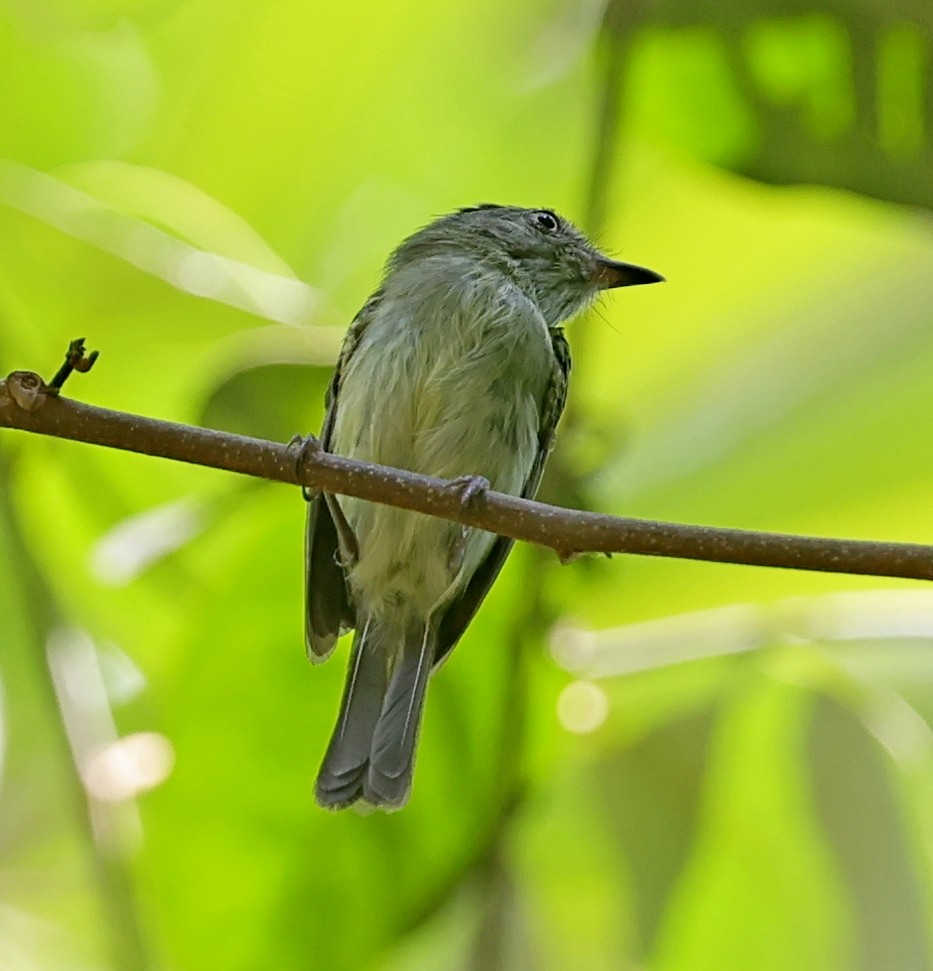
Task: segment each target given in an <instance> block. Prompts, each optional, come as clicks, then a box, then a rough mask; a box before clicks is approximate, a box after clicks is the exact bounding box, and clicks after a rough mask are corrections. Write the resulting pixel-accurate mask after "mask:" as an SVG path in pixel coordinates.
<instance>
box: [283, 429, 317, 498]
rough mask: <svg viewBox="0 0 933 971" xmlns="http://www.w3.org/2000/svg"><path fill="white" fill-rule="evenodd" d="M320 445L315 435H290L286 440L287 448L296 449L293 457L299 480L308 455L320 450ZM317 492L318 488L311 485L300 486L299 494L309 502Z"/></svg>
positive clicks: (302, 474)
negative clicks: (295, 454)
mask: <svg viewBox="0 0 933 971" xmlns="http://www.w3.org/2000/svg"><path fill="white" fill-rule="evenodd" d="M322 447H323V446H322V445H321V440H320V439H319V438H318V437H317V436H315V435H292V437H291V438H290V439H289V440H288V445H287V448H290V449H298V455H297V456H296V457H295V474H296V475H297V477H298V479H299V480H300V479H302V478H303V477H304V467H305V462H306V461H307V460H308V458H309V457H310V456H312V455H315V454H317V453H318V452H320V451H321V449H322ZM317 493H318V490H317V489H313V488H312V487H311V486H306V485H302V487H301V494H302V495H303V496H304V497H305V501H306V502H310V501H311V500H312V499H313V498H314V497H315V496H316V495H317Z"/></svg>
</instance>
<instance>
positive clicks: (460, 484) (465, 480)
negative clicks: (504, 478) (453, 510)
mask: <svg viewBox="0 0 933 971" xmlns="http://www.w3.org/2000/svg"><path fill="white" fill-rule="evenodd" d="M450 485H451V487H452V488H453V490H454V491H455V492H456V493H457V494H458V495H459V497H460V508H461V510H463V511H464V512H466V511H467V509H469V508H470V506H472V505H473V503H475V502H476V501H477V500H478V499H481V498H482V497H483V496H485V495H486V493H487V492H489V490H490V488H491V486H490V485H489V479H487V478H486V477H485V476H483V475H461V476H460V477H459V478H457V479H453V480H452V481H451V483H450Z"/></svg>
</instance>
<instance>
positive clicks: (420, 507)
mask: <svg viewBox="0 0 933 971" xmlns="http://www.w3.org/2000/svg"><path fill="white" fill-rule="evenodd" d="M0 427H7V428H16V429H20V430H22V431H28V432H35V433H37V434H40V435H53V436H56V437H58V438H67V439H72V440H74V441H79V442H87V443H89V444H92V445H105V446H107V447H108V448H119V449H124V450H126V451H130V452H140V453H142V454H145V455H155V456H159V457H161V458H168V459H174V460H175V461H178V462H191V463H193V464H195V465H204V466H208V467H211V468H217V469H225V470H226V471H228V472H238V473H240V474H242V475H252V476H257V477H260V478H264V479H272V480H275V481H278V482H286V483H289V484H290V485H303V486H306V487H307V488H309V489H312V490H321V491H324V492H330V493H336V494H338V495H348V496H356V497H358V498H360V499H367V500H370V501H372V502H383V503H387V504H389V505H392V506H399V507H401V508H403V509H412V510H415V511H417V512H423V513H427V514H428V515H431V516H439V517H441V518H443V519H449V520H452V521H454V522H461V523H464V524H465V525H468V526H478V527H481V528H482V529H488V530H489V531H490V532H494V533H499V534H500V535H503V536H511V537H513V538H514V539H520V540H526V541H528V542H531V543H538V544H540V545H542V546H550V547H551V548H552V549H554V550H556V551H557V553H558V554H559V555H560V556H561V558H563V559H570V558H572V557H574V556H576V555H578V554H581V553H607V554H608V553H636V554H640V555H643V556H672V557H679V558H682V559H691V560H712V561H715V562H720V563H741V564H746V565H749V566H770V567H784V568H788V569H795V570H821V571H826V572H831V573H859V574H872V575H876V576H893V577H909V578H914V579H918V580H933V546H925V545H921V544H918V543H884V542H874V541H866V540H842V539H828V538H820V537H813V536H794V535H789V534H783V533H762V532H752V531H747V530H740V529H722V528H716V527H711V526H687V525H680V524H677V523H666V522H655V521H651V520H641V519H628V518H624V517H617V516H607V515H603V514H601V513H592V512H579V511H576V510H572V509H564V508H561V507H559V506H550V505H547V504H546V503H542V502H532V501H530V500H527V499H520V498H518V497H516V496H510V495H506V494H504V493H501V492H492V491H490V492H486V493H483V494H482V495H480V496H478V497H476V498H475V499H473V500H472V501H471V502H470V503H469V504H467V505H466V506H464V504H463V502H462V489H460V488H459V487H458V486H457V485H452V484H451V483H449V482H447V481H446V480H444V479H437V478H433V477H430V476H425V475H416V474H415V473H412V472H404V471H402V470H400V469H391V468H386V467H384V466H379V465H368V464H365V463H362V462H354V461H351V460H350V459H345V458H341V457H340V456H337V455H331V454H329V453H327V452H325V451H323V450H322V449H307V448H304V449H296V448H295V447H294V446H292V445H281V444H278V443H276V442H267V441H263V440H262V439H257V438H247V437H245V436H243V435H233V434H230V433H227V432H219V431H213V430H211V429H207V428H197V427H195V426H193V425H180V424H176V423H174V422H168V421H158V420H156V419H153V418H143V417H141V416H139V415H131V414H126V413H124V412H119V411H110V410H108V409H106V408H96V407H94V406H92V405H86V404H82V403H80V402H78V401H73V400H70V399H68V398H62V397H59V396H57V395H55V394H54V392H53V391H50V390H49V388H48V386H47V385H45V383H44V382H43V381H42V379H41V378H40V377H39V376H38V375H36V374H33V373H31V372H28V371H14V372H13V373H12V374H11V375H9V377H7V378H6V380H4V381H0ZM299 459H301V461H300V462H299ZM299 464H300V466H301V468H300V469H299Z"/></svg>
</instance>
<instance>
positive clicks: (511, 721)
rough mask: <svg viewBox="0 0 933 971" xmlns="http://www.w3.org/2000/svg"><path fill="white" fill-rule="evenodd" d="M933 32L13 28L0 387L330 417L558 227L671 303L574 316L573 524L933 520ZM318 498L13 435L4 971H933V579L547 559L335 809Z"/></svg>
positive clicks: (262, 7)
mask: <svg viewBox="0 0 933 971" xmlns="http://www.w3.org/2000/svg"><path fill="white" fill-rule="evenodd" d="M931 9H933V8H931V7H930V5H929V4H928V3H927V2H926V0H898V2H896V3H893V2H889V0H823V2H816V0H814V2H805V0H767V2H763V3H759V4H756V5H747V4H741V3H738V2H735V0H732V2H730V0H706V2H704V3H688V2H686V0H659V2H651V3H649V2H647V0H628V2H623V0H618V2H609V3H608V4H607V3H601V2H600V0H516V2H514V3H511V4H508V5H502V4H498V3H494V2H493V0H478V2H476V3H472V4H453V3H450V2H447V0H435V2H432V3H428V2H426V0H408V2H405V3H398V4H379V3H375V2H372V0H364V2H363V3H361V4H356V5H354V6H353V7H352V9H351V8H342V7H340V6H339V5H331V6H325V5H322V4H309V3H305V2H302V0H278V2H276V3H272V4H256V3H248V2H244V0H233V2H226V3H221V2H220V0H184V2H182V0H83V2H82V0H29V2H26V0H0V118H2V119H3V124H2V125H0V247H2V253H3V260H2V262H0V371H2V373H6V372H7V371H9V370H12V369H14V368H35V369H38V370H42V371H43V372H44V373H46V374H51V373H52V372H53V371H54V369H55V367H57V365H58V363H59V359H60V357H61V354H62V352H63V351H64V348H65V347H66V345H67V342H68V340H70V339H71V338H73V337H76V336H86V337H87V338H88V342H89V345H90V346H91V347H94V348H99V349H100V350H101V351H102V354H101V358H100V361H99V363H98V365H97V367H96V368H95V370H94V371H93V373H92V374H91V375H89V376H76V377H74V378H72V381H73V384H71V385H69V389H68V390H69V393H71V394H73V395H76V396H81V397H83V398H86V399H87V400H90V401H93V402H95V403H97V404H101V405H105V406H110V407H114V408H119V409H122V410H128V411H138V412H140V413H142V414H149V415H155V416H159V417H163V418H168V419H175V420H182V421H193V422H201V423H204V424H208V425H211V426H214V427H222V428H228V429H233V430H237V431H243V432H246V433H248V434H254V435H266V436H270V437H273V438H277V439H280V440H281V439H285V438H287V437H288V436H290V435H291V434H292V433H293V432H297V431H304V430H309V429H316V428H317V427H318V426H319V423H320V420H321V416H322V395H323V389H324V387H325V384H326V381H327V377H328V373H329V368H330V365H331V362H332V361H333V359H334V356H335V354H336V349H337V347H338V346H339V342H340V337H341V333H342V327H343V326H345V324H346V322H347V321H349V319H350V318H351V317H352V315H353V313H354V312H355V310H356V308H357V307H358V306H359V305H360V303H361V302H362V300H363V299H364V298H365V297H366V295H367V294H368V292H369V290H370V289H371V288H372V286H373V285H374V282H375V280H376V278H377V276H378V272H379V267H380V264H381V261H382V260H383V259H384V257H385V255H386V254H387V253H388V252H389V251H390V250H391V248H392V247H393V245H395V243H397V242H398V241H399V240H400V239H401V238H402V237H403V236H404V235H405V234H406V233H408V232H410V231H411V230H412V229H413V228H415V227H416V226H417V225H419V224H421V223H423V222H424V221H426V220H427V219H429V218H430V217H431V216H432V215H433V214H436V213H440V212H443V211H446V210H448V209H451V208H454V207H456V206H459V205H464V204H470V203H473V202H477V201H483V200H499V201H509V202H515V203H518V204H526V205H541V204H544V205H552V206H555V207H556V208H558V209H560V210H562V211H564V212H565V213H566V214H567V215H570V216H572V217H575V218H577V219H578V220H580V221H581V222H583V223H585V224H587V228H588V229H589V230H590V231H592V232H594V233H595V234H597V235H598V236H599V238H600V239H601V240H602V242H603V244H604V245H605V246H606V247H607V248H610V249H612V250H615V251H619V250H620V249H622V248H623V244H624V255H625V256H626V257H628V258H631V259H633V260H636V261H637V262H640V263H644V264H646V265H649V266H652V267H656V268H657V269H658V270H660V271H661V272H663V273H664V274H665V275H666V276H667V277H668V280H669V281H670V282H669V283H668V284H667V285H666V286H664V287H660V288H654V287H652V288H646V289H645V290H644V291H640V290H636V291H632V292H625V293H622V294H619V295H616V296H613V297H611V298H609V299H607V300H606V301H604V302H603V303H602V305H601V306H600V307H599V308H598V309H597V310H596V311H595V312H594V313H593V314H592V315H590V316H589V317H588V318H586V319H585V320H581V321H579V322H577V323H576V324H575V325H574V326H573V327H572V328H571V334H570V336H571V342H572V344H573V348H574V355H575V368H574V380H573V383H572V388H571V399H572V401H571V410H570V414H569V415H568V417H567V420H566V422H565V423H564V426H563V429H562V435H561V441H560V454H559V455H558V456H557V457H556V459H555V461H554V463H553V467H552V469H551V473H550V475H549V477H548V481H547V482H546V484H545V489H546V491H547V494H548V497H549V498H551V499H553V500H555V501H561V502H565V503H570V504H573V503H579V504H584V505H586V506H587V507H588V508H592V509H599V510H605V511H609V512H617V513H626V514H631V515H642V516H651V517H657V518H665V519H672V520H683V521H691V522H705V523H711V524H722V525H732V526H744V527H757V528H770V529H783V530H788V531H793V532H808V533H816V534H826V535H846V536H854V537H875V538H888V539H903V540H913V541H918V542H933V504H931V503H930V501H929V497H930V495H931V487H933V447H931V444H930V443H931V442H933V381H931V380H930V374H931V369H933V327H931V322H933V317H931V311H930V307H931V306H933V233H931V230H930V221H929V214H928V213H926V212H924V211H922V208H918V207H930V206H931V204H933V179H931V177H930V173H931V172H933V12H931ZM804 183H807V184H809V185H803V184H804ZM814 185H820V186H824V187H825V188H814ZM778 186H780V187H778ZM840 190H849V191H848V192H847V191H840ZM856 193H858V194H856ZM868 197H871V198H868ZM897 204H906V205H897ZM908 206H911V207H914V208H908ZM303 515H304V509H303V503H302V502H301V500H300V497H299V496H298V495H296V494H292V492H290V491H289V490H286V489H284V488H283V487H281V486H277V485H272V484H266V483H254V482H246V481H236V480H234V478H233V477H230V476H223V475H220V474H218V473H216V472H212V471H209V470H202V469H199V468H193V467H186V466H183V465H180V464H174V463H168V462H158V461H155V460H152V459H147V458H144V457H140V456H133V455H128V454H120V453H108V452H106V451H104V450H102V449H91V448H88V447H85V446H80V445H76V444H72V443H67V442H63V441H55V440H51V439H49V440H44V439H38V438H36V439H33V438H29V437H27V436H23V435H19V434H16V433H7V434H4V435H2V436H0V549H2V550H3V553H4V555H3V556H2V557H0V617H2V619H3V624H2V627H0V689H2V690H0V717H2V721H0V729H2V732H0V742H2V744H0V756H2V760H3V761H2V776H0V967H3V968H4V969H10V971H27V969H38V968H41V969H43V971H58V969H65V968H68V969H78V968H81V969H84V968H86V969H92V968H93V969H97V968H105V969H120V971H123V969H127V971H129V969H132V971H140V969H144V968H198V969H203V971H211V969H215V968H216V969H224V971H236V969H247V968H249V969H253V968H257V967H276V968H282V969H291V968H295V969H299V968H300V969H317V968H322V969H323V968H326V969H342V968H360V967H362V968H374V969H384V971H428V969H440V968H443V969H445V971H446V969H456V968H464V969H467V968H477V969H479V968H483V969H495V968H510V969H523V968H524V969H545V971H547V969H576V968H586V969H596V971H599V969H619V968H630V969H636V968H645V969H648V968H650V969H651V971H680V969H684V971H686V969H690V971H696V969H705V968H716V969H717V971H728V969H736V971H738V969H747V968H749V967H754V968H756V969H765V971H767V969H771V968H773V969H775V971H777V969H781V971H784V969H786V968H788V967H794V968H798V969H802V971H806V969H813V971H833V969H839V971H842V969H858V971H878V969H893V968H896V969H898V971H911V969H925V968H930V967H933V921H931V919H930V914H931V913H933V907H931V889H933V888H931V882H933V829H931V824H930V820H931V818H933V813H931V810H933V734H931V730H930V725H931V722H933V676H931V675H933V664H931V661H930V651H931V650H933V598H931V594H930V593H929V592H928V591H927V590H926V589H925V588H924V587H923V586H922V585H920V584H911V583H907V582H896V581H890V580H879V579H873V578H867V577H862V578H853V577H841V576H831V575H813V576H810V575H805V574H801V573H794V572H778V571H766V570H755V569H751V568H741V567H736V566H724V565H711V564H699V563H687V562H678V561H668V562H665V561H661V560H657V561H654V560H648V559H641V560H636V559H630V558H615V559H613V560H612V561H606V560H595V559H584V560H582V561H578V562H576V563H575V564H573V565H572V566H568V567H560V566H559V565H558V564H557V562H556V561H555V559H554V558H553V557H549V556H545V555H543V554H541V553H540V551H536V550H532V549H528V548H521V549H518V550H516V553H515V554H514V555H513V558H512V560H511V562H510V564H509V566H508V567H507V569H506V571H505V573H504V574H503V576H502V578H501V580H500V582H499V583H498V584H497V586H496V588H495V589H494V591H493V593H492V595H491V596H490V598H489V601H488V602H487V604H486V605H485V606H484V608H483V610H482V611H481V612H480V614H479V616H478V617H477V619H476V621H475V623H474V624H473V626H472V627H471V629H470V631H469V633H468V635H467V636H466V637H465V639H464V642H463V644H462V646H461V647H460V648H459V649H458V651H457V652H456V655H455V657H454V659H453V660H452V661H451V663H450V664H448V665H447V666H445V668H444V669H443V670H442V671H441V672H440V673H439V674H438V675H437V677H436V678H435V679H434V681H433V684H432V690H431V696H430V701H429V703H428V710H427V718H426V725H425V730H424V733H423V736H424V737H423V743H422V752H421V756H420V763H419V768H418V773H417V781H416V786H415V792H414V796H413V799H412V802H411V804H410V805H409V807H408V808H406V809H405V811H404V812H402V813H399V814H396V815H393V816H367V817H363V816H358V815H354V814H352V813H348V814H343V815H339V816H332V815H328V814H325V813H323V812H321V811H319V810H317V809H316V808H315V807H314V805H313V803H312V796H311V791H312V790H311V786H312V780H313V777H314V772H315V769H316V766H317V762H318V759H319V757H320V755H321V751H322V747H323V745H324V743H325V741H326V738H327V735H328V732H329V730H330V728H331V722H332V719H333V717H334V713H335V710H336V705H337V700H338V696H339V692H340V686H341V682H342V678H343V671H342V670H341V663H340V661H339V660H338V661H336V662H334V663H332V664H330V665H326V666H325V667H323V668H321V669H319V670H313V671H312V670H311V669H309V668H308V666H307V664H306V661H305V658H304V651H303V648H302V643H301V639H302V636H301V631H302V623H301V617H300V614H301V555H302V520H303ZM166 740H168V742H170V745H171V751H172V752H173V753H174V770H173V771H172V765H171V758H170V757H169V756H168V754H167V753H168V751H169V750H168V749H167V747H166V744H165V741H166ZM69 744H70V746H71V750H69V747H68V746H69ZM127 780H130V781H132V782H133V784H132V785H131V786H129V788H126V786H127V785H128V783H127ZM133 780H135V781H133ZM121 785H123V787H124V788H121V787H120V786H121ZM149 790H151V791H149Z"/></svg>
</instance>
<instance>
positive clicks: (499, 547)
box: [434, 327, 570, 666]
mask: <svg viewBox="0 0 933 971" xmlns="http://www.w3.org/2000/svg"><path fill="white" fill-rule="evenodd" d="M550 334H551V345H552V348H553V351H554V360H553V367H552V370H551V380H550V382H549V383H548V387H547V391H546V392H545V395H544V401H543V402H542V405H541V424H540V425H539V429H538V452H537V454H536V455H535V460H534V463H533V464H532V466H531V472H530V473H529V474H528V478H527V479H526V480H525V487H524V489H522V497H523V498H525V499H533V498H534V495H535V493H536V492H537V491H538V486H539V485H540V484H541V476H542V475H543V474H544V464H545V462H546V461H547V457H548V455H549V454H550V452H551V449H552V448H553V447H554V437H555V429H556V428H557V422H558V420H559V419H560V416H561V413H562V412H563V410H564V404H565V403H566V401H567V383H568V381H569V379H570V348H569V346H568V345H567V338H566V337H565V336H564V332H563V330H562V329H561V328H560V327H552V328H551V329H550ZM513 542H514V540H512V539H510V538H509V537H507V536H500V537H498V538H497V539H496V541H495V542H494V543H493V545H492V548H491V549H490V550H489V552H488V553H487V554H486V558H485V559H484V560H483V562H482V563H480V565H479V567H477V569H476V572H475V573H474V574H473V576H472V577H471V578H470V582H469V583H468V584H467V585H466V588H465V589H464V591H463V593H461V594H460V596H459V597H457V599H456V600H454V601H453V602H452V603H451V605H450V606H449V607H448V608H447V610H446V612H445V613H444V616H443V617H442V618H441V621H440V625H439V630H438V638H437V643H436V646H435V650H434V664H435V666H436V665H438V664H440V663H441V661H443V660H444V659H445V658H446V657H447V655H448V654H449V653H450V652H451V651H452V650H453V649H454V647H455V646H456V643H457V641H458V640H460V638H461V637H462V636H463V632H464V631H465V630H466V628H467V625H468V624H469V623H470V621H471V620H472V619H473V616H474V614H475V613H476V611H477V610H479V606H480V604H481V603H482V602H483V600H484V599H485V597H486V594H487V593H489V589H490V587H491V586H492V585H493V583H494V582H495V579H496V577H497V576H498V575H499V571H500V570H501V569H502V564H503V563H505V558H506V557H507V556H508V555H509V550H510V549H511V548H512V543H513Z"/></svg>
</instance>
